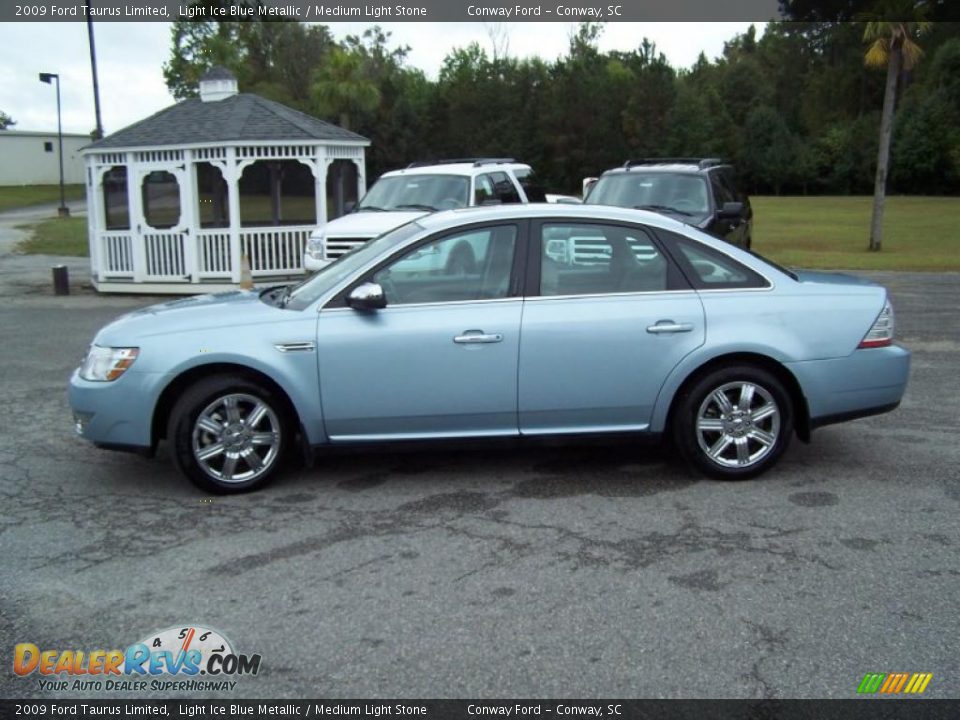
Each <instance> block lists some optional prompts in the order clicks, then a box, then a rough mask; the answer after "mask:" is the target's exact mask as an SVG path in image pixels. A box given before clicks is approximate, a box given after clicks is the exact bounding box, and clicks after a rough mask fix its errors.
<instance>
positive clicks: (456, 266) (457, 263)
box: [444, 243, 477, 275]
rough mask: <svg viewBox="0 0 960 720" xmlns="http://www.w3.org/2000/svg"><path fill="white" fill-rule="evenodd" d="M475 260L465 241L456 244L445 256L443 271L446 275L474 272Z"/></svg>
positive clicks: (470, 273)
mask: <svg viewBox="0 0 960 720" xmlns="http://www.w3.org/2000/svg"><path fill="white" fill-rule="evenodd" d="M476 266H477V262H476V260H474V258H473V250H471V249H470V246H469V245H467V244H466V243H464V244H462V245H457V246H456V247H455V248H454V249H453V251H452V252H451V253H450V257H449V258H447V264H446V267H445V268H444V272H445V274H447V275H472V274H473V273H475V272H476Z"/></svg>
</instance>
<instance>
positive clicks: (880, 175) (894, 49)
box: [863, 0, 931, 251]
mask: <svg viewBox="0 0 960 720" xmlns="http://www.w3.org/2000/svg"><path fill="white" fill-rule="evenodd" d="M896 4H899V5H901V6H902V5H903V3H896ZM907 5H908V8H909V11H910V12H909V14H911V15H913V16H914V17H922V16H923V14H924V12H925V7H924V3H923V2H920V3H916V2H913V1H912V0H910V1H909V2H908V3H907ZM897 10H899V13H900V14H902V13H903V10H904V8H903V7H899V8H897ZM930 25H931V23H929V22H923V21H920V20H917V21H914V22H904V21H898V22H868V23H867V27H866V30H865V31H864V33H863V39H864V40H865V41H867V42H870V43H871V44H870V48H869V49H868V50H867V54H866V55H865V56H864V62H865V63H866V65H867V66H868V67H880V68H882V67H884V66H885V67H886V68H887V84H886V89H885V91H884V94H883V112H882V113H881V115H880V148H879V150H878V151H877V177H876V181H875V183H874V187H873V215H872V217H871V218H870V245H869V246H868V248H867V249H868V250H873V251H878V250H880V248H881V246H882V240H883V205H884V200H885V199H886V194H887V170H888V169H889V164H890V139H891V137H892V135H893V110H894V107H895V106H896V101H897V80H898V79H899V78H900V73H901V71H903V70H911V69H912V68H913V67H914V65H916V64H917V61H918V60H919V59H920V56H921V55H923V50H921V49H920V46H919V45H917V43H916V42H914V38H915V37H917V36H919V35H921V34H923V33H924V32H925V31H926V30H927V29H928V28H929V26H930Z"/></svg>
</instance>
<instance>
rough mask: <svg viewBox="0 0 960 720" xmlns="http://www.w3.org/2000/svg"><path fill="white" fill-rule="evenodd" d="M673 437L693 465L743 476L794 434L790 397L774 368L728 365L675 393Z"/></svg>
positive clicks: (770, 459) (722, 476)
mask: <svg viewBox="0 0 960 720" xmlns="http://www.w3.org/2000/svg"><path fill="white" fill-rule="evenodd" d="M672 430H673V440H674V443H675V444H676V447H677V448H678V449H679V450H680V453H681V454H682V455H683V457H684V458H685V459H686V460H687V461H688V462H689V463H690V464H691V465H693V466H694V467H695V468H696V469H697V470H699V471H700V472H702V473H703V474H705V475H708V476H709V477H712V478H716V479H718V480H746V479H748V478H752V477H756V476H757V475H759V474H761V473H763V472H764V471H766V470H768V469H769V468H770V467H771V466H773V465H774V464H775V463H776V462H777V460H778V459H779V458H780V456H781V455H783V452H784V451H785V450H786V449H787V446H788V445H789V444H790V438H791V436H792V435H793V403H792V401H791V399H790V394H789V393H788V392H787V391H786V389H785V388H784V386H783V383H782V382H780V380H779V379H777V377H776V376H775V375H773V374H772V373H770V372H769V371H767V370H764V369H763V368H760V367H754V366H751V365H731V366H726V367H721V368H718V369H716V370H713V371H711V372H709V373H707V374H706V375H704V376H703V377H701V378H699V379H697V380H695V381H694V382H693V383H692V384H691V385H690V386H689V387H688V388H686V389H685V390H684V391H683V393H682V394H681V395H680V397H678V398H677V405H676V406H675V412H674V414H673V427H672Z"/></svg>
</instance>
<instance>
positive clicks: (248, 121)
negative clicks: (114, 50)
mask: <svg viewBox="0 0 960 720" xmlns="http://www.w3.org/2000/svg"><path fill="white" fill-rule="evenodd" d="M264 140H266V141H270V140H273V141H283V142H291V141H294V142H295V141H297V140H347V141H353V142H357V141H360V142H369V141H368V139H367V138H365V137H363V136H362V135H358V134H357V133H355V132H351V131H349V130H344V129H343V128H341V127H338V126H336V125H333V124H331V123H328V122H325V121H323V120H319V119H317V118H315V117H311V116H310V115H307V114H305V113H302V112H299V111H298V110H294V109H293V108H289V107H287V106H285V105H281V104H280V103H277V102H273V101H272V100H267V99H266V98H262V97H260V96H259V95H251V94H249V93H238V94H236V95H234V96H232V97H228V98H225V99H223V100H219V101H216V102H203V101H202V100H201V99H200V98H190V99H188V100H183V101H181V102H179V103H177V104H176V105H171V106H170V107H168V108H165V109H163V110H161V111H160V112H158V113H155V114H153V115H151V116H150V117H148V118H146V119H144V120H141V121H140V122H137V123H134V124H133V125H129V126H128V127H125V128H124V129H123V130H118V131H117V132H115V133H113V134H111V135H108V136H107V137H105V138H103V139H102V140H98V141H96V142H94V143H91V144H90V145H88V146H87V148H86V149H90V150H101V149H103V150H107V149H113V148H134V147H144V146H155V145H159V146H163V145H194V144H199V143H219V142H231V141H264Z"/></svg>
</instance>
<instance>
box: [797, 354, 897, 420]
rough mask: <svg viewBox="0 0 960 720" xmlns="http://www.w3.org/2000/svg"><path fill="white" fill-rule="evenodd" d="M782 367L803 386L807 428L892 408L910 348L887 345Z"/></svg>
mask: <svg viewBox="0 0 960 720" xmlns="http://www.w3.org/2000/svg"><path fill="white" fill-rule="evenodd" d="M786 366H787V368H789V369H790V371H791V372H793V374H794V375H795V376H796V378H797V380H798V381H799V383H800V387H801V388H802V389H803V394H804V396H805V397H806V399H807V407H808V409H809V411H810V424H811V427H818V426H821V425H826V424H829V423H832V422H840V421H842V420H850V419H853V418H856V417H864V416H867V415H875V414H877V413H881V412H888V411H890V410H893V409H894V408H896V407H897V405H899V404H900V400H901V399H902V398H903V394H904V392H905V391H906V389H907V378H908V377H909V375H910V351H909V350H907V349H905V348H902V347H899V346H897V345H891V346H890V347H884V348H869V349H863V350H855V351H854V352H853V353H851V354H850V355H848V356H847V357H843V358H832V359H829V360H808V361H804V362H794V363H786Z"/></svg>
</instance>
